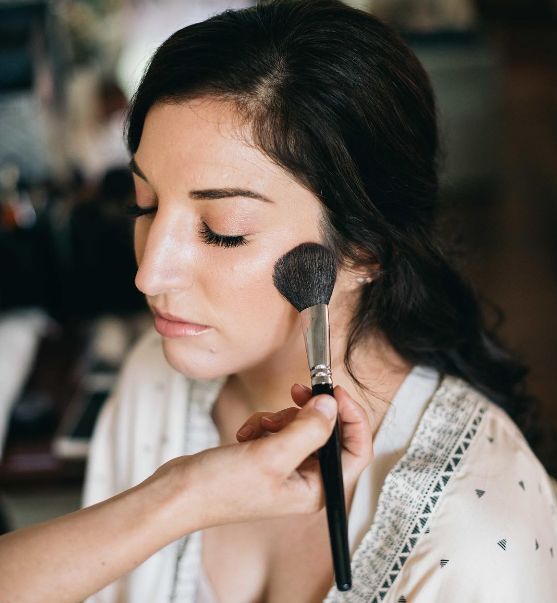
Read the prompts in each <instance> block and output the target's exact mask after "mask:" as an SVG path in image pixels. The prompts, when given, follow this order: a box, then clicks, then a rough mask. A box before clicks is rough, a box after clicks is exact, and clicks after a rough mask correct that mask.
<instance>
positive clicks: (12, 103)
mask: <svg viewBox="0 0 557 603" xmlns="http://www.w3.org/2000/svg"><path fill="white" fill-rule="evenodd" d="M250 4H252V2H250V1H249V0H244V1H240V0H238V1H233V0H229V1H225V0H0V533H1V532H2V531H5V530H9V529H13V528H16V527H20V526H23V525H26V524H28V523H31V522H35V521H39V520H43V519H47V518H50V517H52V516H55V515H58V514H60V513H64V512H67V511H71V510H74V509H76V508H78V507H79V504H80V490H81V484H82V479H83V471H84V462H85V456H86V454H87V447H88V440H89V436H90V434H91V430H92V427H93V424H94V420H95V417H96V415H97V413H98V411H99V409H100V408H101V406H102V404H103V402H104V401H105V399H106V397H107V395H108V393H109V392H110V389H111V387H112V386H113V383H114V378H115V376H116V374H117V372H118V369H119V367H120V365H121V362H122V359H123V358H124V356H125V354H126V351H127V350H128V349H129V347H130V346H131V345H132V344H133V342H134V341H135V340H136V338H137V337H138V336H139V335H140V334H141V333H142V332H143V330H144V329H145V328H146V327H147V326H148V325H149V324H150V320H149V317H150V314H149V313H148V311H147V307H146V305H145V302H144V300H143V297H142V296H141V295H140V294H139V292H138V291H137V290H136V289H135V287H134V284H133V280H134V275H135V269H136V267H135V261H134V256H133V247H132V223H131V220H130V218H128V217H126V215H125V213H124V207H125V205H126V204H127V203H128V202H129V201H130V200H131V199H133V185H132V180H131V175H130V173H129V171H128V169H127V162H128V156H127V152H126V149H125V146H124V143H123V137H122V128H123V120H124V115H125V111H126V107H127V104H128V101H129V98H130V96H131V94H132V93H133V90H134V88H135V86H136V85H137V83H138V80H139V78H140V77H141V74H142V72H143V69H144V67H145V65H146V62H147V60H148V58H149V57H150V56H151V54H152V52H153V51H154V50H155V48H156V47H157V46H158V45H159V44H160V43H161V42H163V41H164V40H165V39H166V38H167V37H168V36H169V35H170V34H171V33H172V32H174V31H175V30H176V29H178V28H179V27H182V26H184V25H188V24H190V23H194V22H196V21H201V20H203V19H205V18H207V17H209V16H210V15H212V14H215V13H218V12H220V11H222V10H224V9H225V8H242V7H245V6H249V5H250ZM347 4H351V5H353V6H356V7H358V8H361V9H364V10H369V11H371V12H372V13H374V14H376V15H377V16H379V17H381V18H383V19H384V20H386V21H387V22H388V23H390V24H391V25H393V26H394V27H395V28H396V29H398V30H399V31H400V32H401V33H402V35H403V36H404V38H405V39H406V40H407V42H408V44H409V45H410V46H411V47H412V48H413V49H414V51H415V52H416V53H417V55H418V57H419V58H420V59H421V61H422V62H423V64H424V66H425V68H426V70H427V71H428V72H429V74H430V76H431V79H432V82H433V85H434V88H435V91H436V95H437V101H438V106H439V115H440V125H441V134H442V144H443V159H442V165H441V169H442V171H441V177H442V188H441V204H442V211H443V224H444V230H445V233H446V235H447V236H448V237H449V238H450V239H451V240H453V241H454V242H455V244H456V246H457V249H458V251H459V255H460V258H461V264H462V268H463V270H464V271H465V273H466V274H467V275H468V276H469V277H470V279H471V280H472V282H473V283H474V285H475V286H476V289H477V290H478V291H479V293H480V294H481V295H482V297H484V298H485V299H486V300H488V301H486V312H487V315H488V317H489V322H490V324H498V325H499V333H500V336H501V338H502V339H503V341H504V342H505V343H506V344H507V345H508V346H509V347H510V348H511V349H512V350H513V351H514V352H515V354H516V355H517V356H518V357H520V358H521V359H522V360H523V361H524V362H526V363H527V364H528V365H529V366H530V367H531V372H530V376H529V388H530V391H531V393H533V394H534V395H536V396H537V397H538V399H539V401H540V412H541V416H542V421H543V423H544V424H545V425H546V426H547V427H548V429H549V431H550V432H552V433H553V443H555V441H556V440H557V400H556V398H557V394H556V392H557V363H556V360H557V237H556V233H557V228H556V227H557V0H352V1H350V2H347ZM499 310H500V311H499ZM501 312H502V314H501ZM503 317H504V319H503ZM550 443H551V442H550ZM551 449H553V450H554V449H555V448H551V446H548V448H547V452H546V453H544V454H543V458H541V460H542V462H543V463H544V465H545V466H546V468H547V470H548V471H549V472H550V473H551V474H552V475H553V476H557V458H555V455H554V454H553V453H552V452H551Z"/></svg>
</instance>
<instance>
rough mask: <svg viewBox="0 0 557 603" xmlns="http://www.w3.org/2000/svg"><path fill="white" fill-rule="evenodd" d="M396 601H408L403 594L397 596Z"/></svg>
mask: <svg viewBox="0 0 557 603" xmlns="http://www.w3.org/2000/svg"><path fill="white" fill-rule="evenodd" d="M397 603H408V602H407V600H406V597H405V596H404V595H400V597H399V598H398V601H397Z"/></svg>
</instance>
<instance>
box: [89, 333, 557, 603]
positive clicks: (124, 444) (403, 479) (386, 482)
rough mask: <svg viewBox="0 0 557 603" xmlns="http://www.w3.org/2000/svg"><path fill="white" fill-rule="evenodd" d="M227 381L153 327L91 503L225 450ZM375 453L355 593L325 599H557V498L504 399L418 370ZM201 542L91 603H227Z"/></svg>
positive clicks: (358, 514)
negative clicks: (222, 419) (215, 586)
mask: <svg viewBox="0 0 557 603" xmlns="http://www.w3.org/2000/svg"><path fill="white" fill-rule="evenodd" d="M223 383H224V378H218V379H212V380H192V379H188V378H186V377H185V376H184V375H182V374H180V373H178V372H177V371H175V370H174V369H173V368H172V367H171V366H170V365H169V364H168V363H167V362H166V360H165V358H164V355H163V353H162V347H161V341H160V336H159V335H158V334H157V333H156V331H154V330H152V329H150V330H149V331H148V332H147V333H146V334H145V335H144V336H143V337H142V338H141V340H140V341H139V342H138V343H137V344H136V345H135V347H134V348H133V350H132V351H131V352H130V354H129V355H128V358H127V360H126V362H125V364H124V367H123V369H122V371H121V373H120V376H119V379H118V384H117V387H116V389H115V391H114V393H113V395H112V396H111V398H110V399H109V401H108V402H107V403H106V405H105V407H104V408H103V411H102V413H101V416H100V418H99V421H98V423H97V427H96V429H95V434H94V438H93V442H92V446H91V452H90V458H89V464H88V469H87V476H86V483H85V491H84V504H85V505H86V506H87V505H90V504H94V503H96V502H98V501H100V500H104V499H106V498H108V497H110V496H113V495H114V494H116V493H118V492H120V491H122V490H124V489H127V488H130V487H132V486H134V485H136V484H137V483H139V482H141V481H143V480H144V479H145V478H147V477H148V476H149V475H151V474H152V473H153V472H154V471H155V470H156V469H157V467H159V466H160V465H161V464H162V463H164V462H166V461H167V460H169V459H171V458H174V457H176V456H180V455H182V454H194V453H196V452H199V451H200V450H203V449H205V448H210V447H212V446H215V445H217V444H218V434H217V432H216V429H215V426H214V424H213V421H212V419H211V417H210V410H211V406H212V404H213V402H214V401H215V399H216V397H217V395H218V392H219V389H220V387H221V386H222V384H223ZM374 452H375V458H374V461H373V462H372V464H371V465H370V467H368V469H367V470H366V471H364V473H363V474H362V476H361V477H360V480H359V482H358V486H357V488H356V493H355V496H354V502H353V504H352V507H351V510H350V515H349V537H350V543H351V553H352V575H353V587H352V589H351V590H350V591H348V592H345V593H341V592H339V591H337V590H336V588H335V587H334V586H331V589H330V591H329V593H328V595H327V596H326V598H325V600H324V601H325V603H341V602H347V603H349V602H350V603H352V602H353V603H376V602H377V603H379V602H381V601H385V602H386V603H404V602H407V603H430V602H437V601H439V602H445V601H447V602H450V603H472V602H474V603H484V602H485V603H496V602H499V601H501V602H503V601H504V602H505V603H519V602H520V603H522V602H536V603H545V602H547V603H550V602H554V601H557V504H556V500H555V494H554V492H553V490H552V486H551V483H550V480H549V477H548V475H547V473H546V472H545V470H544V468H543V466H542V465H541V463H540V462H539V461H538V459H537V458H536V457H535V455H534V454H533V453H532V451H531V450H530V448H529V447H528V445H527V443H526V441H525V440H524V438H523V436H522V434H521V433H520V431H519V430H518V428H517V427H516V425H515V424H514V423H513V422H512V421H511V419H510V418H509V417H508V415H507V414H506V413H505V412H504V411H502V410H501V409H500V408H499V407H498V406H496V405H495V404H493V403H492V402H490V401H489V400H487V399H486V398H485V397H483V396H482V395H481V394H479V393H478V392H477V391H476V390H474V389H473V388H472V387H471V386H470V385H469V384H467V383H466V382H464V381H462V380H460V379H457V378H455V377H451V376H444V377H442V378H440V377H439V375H438V374H437V373H436V372H435V371H432V370H430V369H426V368H424V367H419V366H417V367H414V369H413V370H412V371H411V373H410V374H409V375H408V376H407V378H406V379H405V381H404V382H403V384H402V385H401V387H400V388H399V390H398V392H397V394H396V395H395V397H394V399H393V400H392V404H391V407H390V408H389V410H388V412H387V415H386V416H385V419H384V420H383V423H382V425H381V428H380V429H379V431H378V433H377V435H376V439H375V441H374ZM201 545H202V532H201V531H198V532H194V533H193V534H190V535H188V536H186V537H185V538H183V539H181V540H179V541H177V542H174V543H172V544H170V545H168V546H167V547H165V548H164V549H162V550H161V551H159V552H158V553H156V554H155V555H153V556H152V557H150V558H149V559H148V560H147V561H145V562H144V563H143V564H141V565H140V566H139V567H137V568H136V569H135V570H134V571H133V572H131V573H130V574H128V575H127V576H124V577H123V578H121V579H119V580H117V581H116V582H114V583H113V584H111V585H109V586H108V587H106V588H104V589H103V590H102V591H100V592H99V593H97V594H96V595H93V596H92V597H90V598H89V599H88V600H87V603H165V602H172V601H174V602H176V603H202V601H203V597H205V599H204V601H203V603H218V601H217V600H216V598H215V596H214V593H212V590H211V587H210V584H209V583H208V581H207V579H206V576H204V574H203V568H202V566H201ZM200 586H201V588H202V589H204V590H200Z"/></svg>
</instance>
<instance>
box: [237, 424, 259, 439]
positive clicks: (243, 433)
mask: <svg viewBox="0 0 557 603" xmlns="http://www.w3.org/2000/svg"><path fill="white" fill-rule="evenodd" d="M254 432H255V430H254V429H253V427H252V426H251V425H244V426H243V427H242V428H241V429H240V430H239V431H238V435H239V436H240V437H241V438H247V437H249V436H251V435H253V434H254Z"/></svg>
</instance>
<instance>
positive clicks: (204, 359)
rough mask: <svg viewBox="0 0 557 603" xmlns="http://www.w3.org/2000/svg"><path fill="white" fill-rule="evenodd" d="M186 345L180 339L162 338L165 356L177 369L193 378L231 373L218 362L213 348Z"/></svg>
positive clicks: (210, 377) (213, 376)
mask: <svg viewBox="0 0 557 603" xmlns="http://www.w3.org/2000/svg"><path fill="white" fill-rule="evenodd" d="M184 347H185V346H183V345H181V343H180V340H179V339H163V340H162V350H163V353H164V357H165V358H166V361H167V362H168V364H170V366H171V367H172V368H173V369H174V370H175V371H178V372H179V373H182V374H183V375H185V376H186V377H190V378H191V379H214V378H216V377H222V376H223V375H228V374H229V371H227V370H226V369H225V368H224V367H222V366H221V365H220V363H219V362H217V360H216V358H215V354H214V353H213V352H212V351H211V350H209V349H207V348H205V349H203V350H200V349H195V348H193V349H184Z"/></svg>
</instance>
